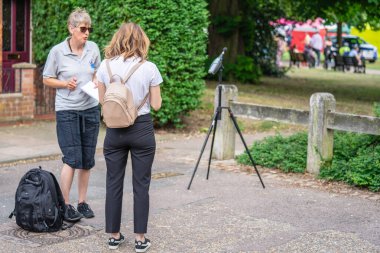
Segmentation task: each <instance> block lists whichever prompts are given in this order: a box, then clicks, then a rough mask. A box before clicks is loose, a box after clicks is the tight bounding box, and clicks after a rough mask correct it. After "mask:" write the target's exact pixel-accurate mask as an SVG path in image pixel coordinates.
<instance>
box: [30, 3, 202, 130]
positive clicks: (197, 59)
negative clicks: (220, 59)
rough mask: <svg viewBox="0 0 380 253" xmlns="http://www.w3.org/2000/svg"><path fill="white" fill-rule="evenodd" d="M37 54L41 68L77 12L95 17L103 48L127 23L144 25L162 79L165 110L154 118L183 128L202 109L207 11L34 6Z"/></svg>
mask: <svg viewBox="0 0 380 253" xmlns="http://www.w3.org/2000/svg"><path fill="white" fill-rule="evenodd" d="M32 5H33V6H32V13H33V19H32V21H33V53H34V60H35V62H36V63H37V64H42V63H44V61H45V60H46V57H47V54H48V52H49V50H50V48H51V47H52V46H53V45H55V44H57V43H59V42H61V41H62V40H63V39H64V38H65V37H67V36H68V31H67V27H66V20H67V17H68V15H69V14H70V12H71V11H72V10H73V9H75V8H76V7H81V8H85V9H86V10H87V11H88V12H89V13H90V15H91V18H92V23H93V27H94V33H93V34H92V35H91V37H90V39H91V40H92V41H95V42H96V43H98V45H99V48H101V49H102V48H104V46H105V45H106V44H107V43H108V41H109V40H110V39H111V37H112V35H113V33H114V32H115V31H116V29H117V28H118V27H119V25H120V24H121V23H122V22H123V21H133V22H136V23H138V24H140V25H141V27H142V28H143V29H144V30H145V32H146V33H147V35H148V37H149V38H150V40H151V43H152V44H151V49H150V53H149V60H151V61H152V62H154V63H155V64H156V65H157V66H158V68H159V69H160V71H161V74H162V76H163V78H164V83H163V85H162V97H163V106H162V108H161V110H160V111H159V112H157V113H155V114H154V116H155V119H156V120H157V122H158V123H159V124H160V125H166V124H174V125H176V126H180V124H181V117H182V116H183V115H185V114H187V113H188V112H189V111H191V110H194V109H196V108H197V107H198V106H199V105H200V97H201V95H202V92H203V89H204V81H203V78H204V76H205V74H206V72H205V71H204V69H205V67H204V63H205V60H206V58H207V55H206V46H207V33H206V32H207V26H208V15H209V14H208V11H207V3H206V1H205V0H181V1H164V0H156V1H152V0H148V1H146V0H133V1H132V0H123V1H121V0H115V1H108V0H97V1H92V0H77V1H74V0H71V1H70V0H36V1H33V4H32Z"/></svg>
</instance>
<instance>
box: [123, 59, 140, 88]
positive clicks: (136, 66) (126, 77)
mask: <svg viewBox="0 0 380 253" xmlns="http://www.w3.org/2000/svg"><path fill="white" fill-rule="evenodd" d="M144 62H145V61H140V62H139V63H137V64H136V65H135V66H133V67H132V68H131V70H130V71H129V72H128V74H127V75H126V76H125V78H124V80H123V82H122V83H126V82H127V81H128V79H129V78H130V77H131V76H132V74H133V73H134V72H135V71H136V70H137V69H138V68H139V67H140V66H141V65H143V64H144Z"/></svg>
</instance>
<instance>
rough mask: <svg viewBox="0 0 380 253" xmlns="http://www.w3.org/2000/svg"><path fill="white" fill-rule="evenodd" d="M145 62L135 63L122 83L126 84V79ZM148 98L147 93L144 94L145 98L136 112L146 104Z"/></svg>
mask: <svg viewBox="0 0 380 253" xmlns="http://www.w3.org/2000/svg"><path fill="white" fill-rule="evenodd" d="M144 62H145V61H140V62H139V63H137V64H136V65H135V66H133V67H132V68H131V70H130V71H129V72H128V74H127V75H126V76H125V78H124V80H123V83H126V82H127V81H128V79H129V78H130V77H131V76H132V74H133V73H134V72H135V71H136V70H137V69H138V68H139V67H140V66H141V65H143V64H144ZM148 97H149V92H148V94H146V96H145V97H144V99H143V101H142V102H141V104H140V105H139V106H138V107H137V111H139V110H140V109H141V107H143V105H144V104H145V103H146V101H147V100H148Z"/></svg>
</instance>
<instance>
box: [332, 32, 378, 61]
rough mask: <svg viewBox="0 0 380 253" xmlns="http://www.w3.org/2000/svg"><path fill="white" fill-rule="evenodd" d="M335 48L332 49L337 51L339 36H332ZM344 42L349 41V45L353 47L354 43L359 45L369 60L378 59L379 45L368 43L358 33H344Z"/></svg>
mask: <svg viewBox="0 0 380 253" xmlns="http://www.w3.org/2000/svg"><path fill="white" fill-rule="evenodd" d="M331 39H332V42H333V48H332V51H336V48H337V38H336V37H332V38H331ZM342 40H343V41H342V44H344V43H345V42H347V43H348V45H349V47H350V48H351V49H352V48H353V47H354V45H355V44H356V45H358V46H359V49H360V52H362V55H363V57H364V58H365V59H366V60H367V61H369V62H375V61H376V60H377V47H375V46H374V45H371V44H369V43H367V42H366V41H365V40H363V39H362V38H360V37H358V36H356V35H343V36H342Z"/></svg>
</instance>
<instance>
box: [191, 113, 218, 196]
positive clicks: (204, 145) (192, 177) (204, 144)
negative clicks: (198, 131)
mask: <svg viewBox="0 0 380 253" xmlns="http://www.w3.org/2000/svg"><path fill="white" fill-rule="evenodd" d="M217 115H218V110H217V111H216V112H215V114H214V117H213V118H212V121H211V125H210V127H209V129H208V132H207V136H206V139H205V141H204V142H203V146H202V149H201V153H200V154H199V157H198V161H197V164H196V165H195V168H194V171H193V175H192V176H191V180H190V182H189V185H188V186H187V189H188V190H190V186H191V183H192V182H193V179H194V176H195V173H196V172H197V169H198V165H199V162H200V160H201V157H202V154H203V152H204V150H205V147H206V145H207V141H208V138H209V137H210V133H211V130H212V128H213V127H214V124H216V123H215V122H216V116H217Z"/></svg>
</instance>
